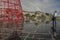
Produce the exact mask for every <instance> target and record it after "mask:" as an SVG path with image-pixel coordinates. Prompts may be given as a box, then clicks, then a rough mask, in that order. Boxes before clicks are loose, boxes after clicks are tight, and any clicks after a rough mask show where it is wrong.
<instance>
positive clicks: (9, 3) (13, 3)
mask: <svg viewBox="0 0 60 40" xmlns="http://www.w3.org/2000/svg"><path fill="white" fill-rule="evenodd" d="M0 16H2V17H1V18H0V22H1V21H3V23H4V26H3V27H6V23H13V24H14V23H15V25H16V30H17V28H18V27H20V26H19V23H20V24H21V25H23V23H24V16H23V11H22V6H21V2H20V0H0ZM21 27H22V26H21ZM21 29H22V28H21Z"/></svg>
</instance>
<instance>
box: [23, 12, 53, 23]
mask: <svg viewBox="0 0 60 40" xmlns="http://www.w3.org/2000/svg"><path fill="white" fill-rule="evenodd" d="M23 13H24V16H25V21H30V22H46V21H50V20H51V16H52V15H51V14H49V13H44V12H41V11H36V12H30V11H24V12H23Z"/></svg>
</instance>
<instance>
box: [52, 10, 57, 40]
mask: <svg viewBox="0 0 60 40" xmlns="http://www.w3.org/2000/svg"><path fill="white" fill-rule="evenodd" d="M56 16H57V11H54V13H53V16H52V21H53V26H52V38H53V39H52V40H56Z"/></svg>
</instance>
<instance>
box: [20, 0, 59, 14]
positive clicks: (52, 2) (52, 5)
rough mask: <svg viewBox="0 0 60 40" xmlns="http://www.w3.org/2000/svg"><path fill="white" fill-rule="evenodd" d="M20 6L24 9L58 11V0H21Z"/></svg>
mask: <svg viewBox="0 0 60 40" xmlns="http://www.w3.org/2000/svg"><path fill="white" fill-rule="evenodd" d="M21 3H22V8H23V10H26V11H43V12H49V13H53V11H54V10H58V13H60V0H21Z"/></svg>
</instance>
